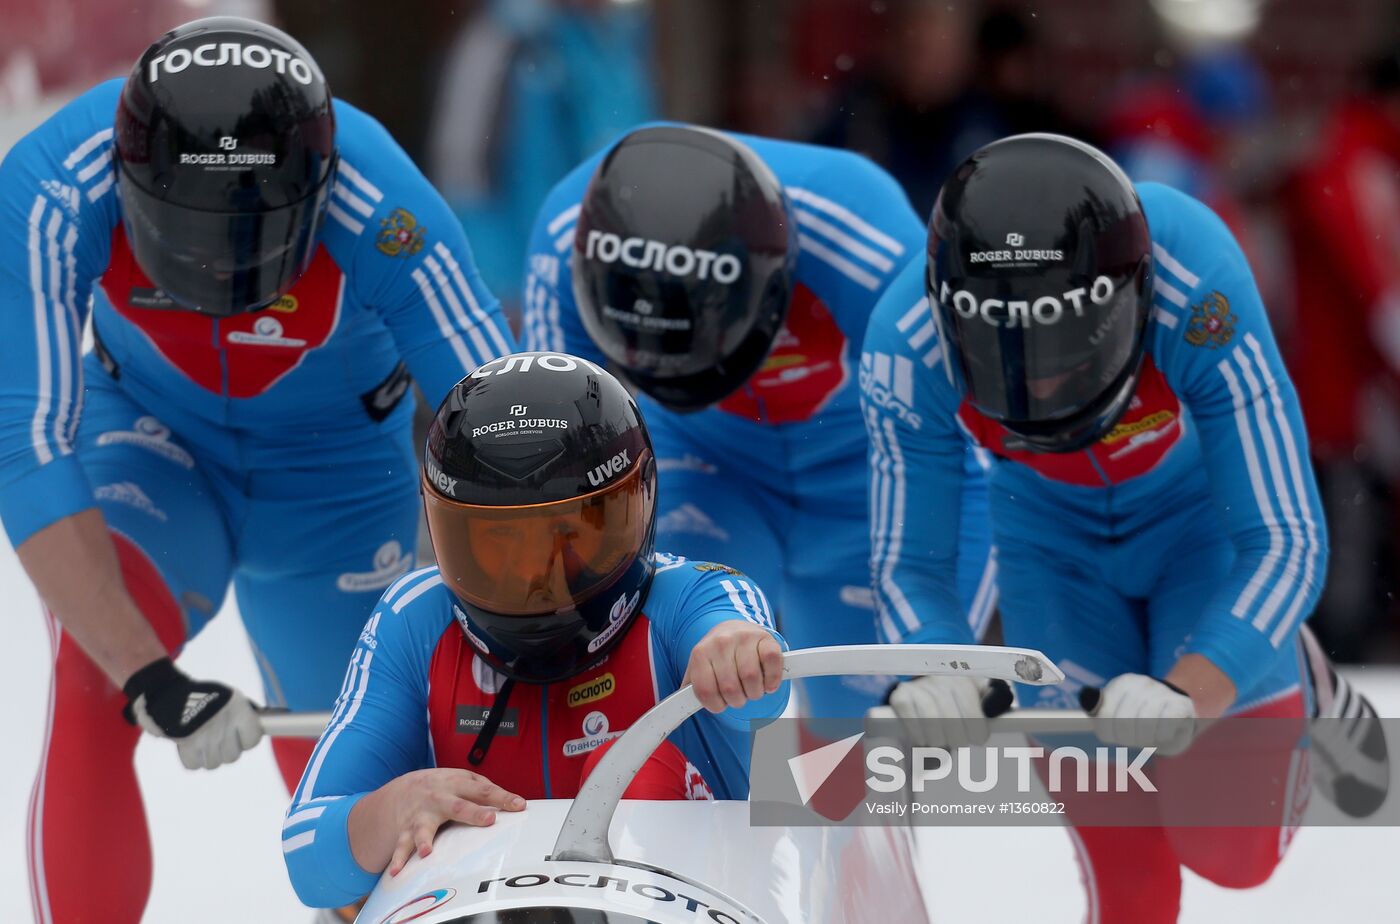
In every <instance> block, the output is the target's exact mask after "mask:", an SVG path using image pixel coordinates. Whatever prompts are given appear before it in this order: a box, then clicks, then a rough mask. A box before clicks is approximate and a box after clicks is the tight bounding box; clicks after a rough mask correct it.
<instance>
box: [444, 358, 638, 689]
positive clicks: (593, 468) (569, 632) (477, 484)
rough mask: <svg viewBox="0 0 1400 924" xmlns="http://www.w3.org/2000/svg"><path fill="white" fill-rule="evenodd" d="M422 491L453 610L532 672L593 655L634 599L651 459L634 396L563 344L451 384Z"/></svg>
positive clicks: (493, 648) (496, 658) (560, 668)
mask: <svg viewBox="0 0 1400 924" xmlns="http://www.w3.org/2000/svg"><path fill="white" fill-rule="evenodd" d="M423 502H424V507H425V508H426V511H427V515H428V533H429V535H430V537H431V539H432V544H433V551H434V552H435V553H436V555H437V561H438V568H439V569H440V570H441V572H442V578H443V582H444V583H445V584H446V585H447V587H448V589H450V590H451V591H452V592H453V593H454V594H455V595H456V596H457V600H458V602H459V603H460V604H461V607H460V609H459V610H458V612H457V621H458V622H459V623H460V624H461V626H462V631H463V632H464V633H466V636H467V641H468V642H469V643H470V644H471V646H472V647H473V648H474V649H475V650H476V651H477V653H478V654H479V655H481V657H482V658H483V659H484V660H485V661H486V662H487V663H488V664H490V665H491V666H492V667H494V668H496V669H497V670H499V671H501V672H502V673H504V674H506V675H507V676H510V677H514V678H515V679H517V680H523V681H527V682H532V683H550V682H552V681H555V680H561V679H563V678H565V677H569V676H572V675H574V674H577V673H579V672H580V671H584V670H587V669H588V668H589V667H591V666H593V665H594V664H597V663H598V662H599V661H601V660H602V659H603V658H604V657H605V656H606V655H607V653H608V651H609V650H611V648H612V647H613V646H615V645H616V644H617V643H618V642H619V641H620V640H621V639H622V636H623V634H624V633H625V632H626V631H627V627H628V626H629V625H631V623H632V620H633V619H634V618H636V616H637V614H638V613H639V612H640V611H641V607H642V603H643V602H644V601H645V599H646V594H647V589H648V588H649V586H650V584H651V576H652V570H653V564H652V548H653V543H654V539H655V536H656V463H655V460H654V458H653V456H652V449H651V437H650V436H648V435H647V428H646V424H645V423H644V422H643V421H642V417H641V414H640V412H639V411H638V410H637V405H636V402H634V401H633V400H632V397H631V395H629V394H628V393H627V389H626V388H624V387H623V386H622V383H620V382H619V381H618V380H617V379H615V378H613V377H612V376H611V375H609V374H608V373H607V372H605V371H603V370H602V369H600V368H598V367H597V366H595V365H593V364H592V363H590V362H588V361H587V360H583V359H579V358H578V357H575V356H569V355H566V354H564V353H514V354H511V355H509V356H504V357H501V358H500V359H493V360H492V361H491V362H488V363H486V364H485V365H483V366H481V367H480V368H478V369H477V370H476V371H475V372H473V373H472V374H471V375H469V376H467V377H466V378H464V379H463V380H462V381H461V382H459V383H457V385H455V386H454V387H453V389H452V391H450V392H449V393H448V395H447V398H446V399H445V400H444V401H443V402H442V404H441V406H439V407H438V411H437V417H436V418H435V419H434V420H433V423H432V426H431V427H430V428H429V430H428V444H427V451H426V452H425V453H424V457H423Z"/></svg>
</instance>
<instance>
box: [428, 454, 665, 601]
mask: <svg viewBox="0 0 1400 924" xmlns="http://www.w3.org/2000/svg"><path fill="white" fill-rule="evenodd" d="M653 468H654V467H653V466H652V464H651V453H650V451H647V452H644V453H643V454H642V455H641V457H640V458H638V460H637V464H635V465H633V466H632V471H630V472H628V473H627V475H626V476H624V477H623V478H622V479H621V480H620V481H618V482H617V483H616V484H611V485H608V486H607V487H605V488H602V489H600V490H597V491H594V492H593V493H592V494H585V495H583V496H582V497H575V498H570V499H568V500H562V501H554V502H551V503H548V504H527V505H522V506H518V507H483V506H478V505H476V504H463V503H459V502H457V501H454V500H449V499H447V498H445V497H443V496H442V495H441V494H439V493H438V492H437V490H436V489H435V488H433V486H432V485H431V484H429V483H428V482H427V480H426V478H425V480H424V481H423V506H424V509H425V511H426V513H427V517H428V533H429V535H430V536H431V538H432V543H433V551H434V552H435V553H436V554H437V560H438V569H439V570H440V571H441V572H442V578H443V580H444V581H446V582H447V585H448V587H449V588H450V589H451V590H452V591H453V592H455V593H456V594H457V595H458V596H460V597H461V598H462V599H464V600H466V601H467V602H469V603H471V604H473V605H474V606H478V607H480V608H482V609H483V610H487V611H488V612H492V613H499V614H500V615H502V616H538V615H542V614H546V613H556V612H559V611H561V610H567V609H571V608H573V607H577V606H581V605H583V604H584V603H586V602H587V601H588V600H589V599H591V598H592V597H593V596H595V595H596V594H597V593H599V592H600V591H602V590H604V589H606V588H607V587H609V586H611V585H612V584H613V582H614V581H616V580H617V579H618V577H620V576H621V574H622V573H623V572H624V571H626V570H627V569H628V568H629V567H631V565H632V562H633V561H634V560H635V559H636V557H637V553H638V552H639V551H641V548H642V544H643V543H644V542H645V541H646V538H647V533H648V531H649V529H650V526H651V522H652V517H653V514H654V511H655V507H656V490H655V484H656V479H655V475H654V473H653Z"/></svg>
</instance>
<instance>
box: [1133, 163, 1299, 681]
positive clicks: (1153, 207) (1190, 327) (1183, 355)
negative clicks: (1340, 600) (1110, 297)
mask: <svg viewBox="0 0 1400 924" xmlns="http://www.w3.org/2000/svg"><path fill="white" fill-rule="evenodd" d="M1141 194H1142V198H1143V202H1144V205H1145V206H1147V208H1148V221H1149V226H1150V227H1151V228H1152V236H1153V240H1154V242H1155V244H1154V256H1155V258H1156V259H1155V261H1154V262H1155V265H1154V271H1155V278H1154V290H1155V293H1154V297H1155V302H1156V308H1155V312H1154V324H1153V328H1152V330H1151V340H1150V341H1149V344H1150V345H1149V349H1150V350H1151V351H1152V354H1153V356H1154V357H1155V358H1156V360H1157V363H1158V365H1159V367H1160V368H1161V369H1162V371H1163V373H1164V374H1165V376H1166V378H1167V382H1168V384H1170V385H1171V387H1172V389H1173V391H1175V392H1176V394H1177V396H1178V397H1179V398H1180V399H1181V401H1182V403H1183V404H1184V405H1185V406H1186V408H1187V410H1188V411H1189V413H1190V420H1191V422H1193V423H1194V424H1195V426H1196V428H1197V430H1198V431H1199V432H1198V437H1199V439H1200V442H1201V455H1202V458H1203V460H1204V465H1205V470H1206V474H1207V476H1208V477H1209V479H1210V487H1211V493H1212V495H1213V497H1214V500H1215V507H1216V509H1217V510H1218V511H1219V513H1220V517H1221V521H1222V522H1223V523H1224V524H1225V528H1226V531H1227V532H1228V534H1229V536H1230V541H1231V543H1232V544H1233V545H1234V547H1235V561H1234V564H1233V565H1232V567H1231V569H1230V573H1229V577H1228V578H1227V579H1226V580H1225V581H1224V582H1222V583H1221V585H1220V587H1219V588H1218V589H1217V590H1216V592H1215V595H1214V597H1213V598H1212V599H1211V600H1210V602H1209V604H1208V605H1207V606H1206V608H1205V610H1204V611H1203V612H1202V613H1201V614H1200V617H1199V620H1198V622H1197V623H1196V627H1195V630H1194V631H1193V632H1192V633H1191V636H1190V638H1189V640H1188V642H1187V648H1186V650H1187V651H1189V652H1195V653H1197V654H1200V655H1203V656H1205V657H1206V658H1207V659H1209V660H1210V661H1211V663H1213V664H1215V665H1216V666H1218V667H1219V668H1220V669H1221V670H1223V671H1224V672H1225V673H1226V674H1227V675H1228V676H1229V677H1230V679H1231V680H1232V681H1233V682H1234V684H1235V688H1236V690H1237V691H1238V692H1239V693H1240V694H1241V695H1243V694H1245V693H1246V692H1248V691H1249V690H1250V689H1251V688H1252V687H1253V686H1254V685H1255V683H1256V682H1257V681H1259V680H1260V679H1261V678H1262V677H1263V676H1264V675H1265V674H1266V673H1267V671H1268V670H1269V669H1270V668H1271V667H1272V665H1273V664H1274V662H1275V660H1276V656H1277V654H1278V651H1279V649H1280V648H1283V647H1284V646H1286V645H1289V644H1292V641H1293V638H1294V635H1295V633H1296V632H1297V631H1298V627H1299V625H1300V623H1301V621H1302V620H1303V619H1305V618H1306V617H1307V616H1308V614H1309V613H1310V612H1311V611H1312V608H1313V606H1314V605H1315V604H1316V603H1317V598H1318V595H1319V594H1320V592H1321V590H1322V583H1323V577H1324V575H1325V574H1326V571H1327V533H1326V524H1325V521H1324V519H1323V513H1322V507H1321V504H1320V502H1319V500H1318V494H1317V485H1316V483H1315V481H1314V478H1313V471H1312V466H1311V463H1310V460H1309V455H1308V442H1307V432H1306V429H1305V427H1304V425H1303V417H1302V413H1301V411H1300V410H1299V406H1298V397H1297V393H1296V392H1295V391H1294V389H1293V383H1292V382H1291V381H1290V380H1289V377H1288V373H1287V371H1286V370H1285V369H1284V366H1283V361H1282V359H1281V358H1280V357H1279V352H1278V347H1277V346H1276V345H1275V343H1274V336H1273V331H1272V330H1271V329H1270V327H1269V319H1268V316H1267V315H1266V313H1265V310H1264V305H1263V303H1262V301H1261V300H1260V298H1259V291H1258V289H1257V288H1256V287H1255V284H1254V277H1253V275H1252V274H1251V272H1250V269H1249V264H1248V263H1247V262H1246V260H1245V257H1244V254H1243V253H1242V252H1241V250H1240V248H1239V245H1238V244H1237V243H1236V242H1235V240H1234V237H1233V236H1232V235H1231V234H1230V232H1229V230H1228V229H1227V228H1226V227H1225V224H1224V223H1223V222H1222V221H1221V220H1220V219H1219V218H1217V217H1216V216H1215V214H1214V213H1212V212H1211V211H1210V209H1208V208H1206V206H1204V205H1202V204H1201V203H1199V202H1197V201H1196V200H1194V199H1192V198H1190V197H1188V196H1185V195H1183V194H1181V193H1179V192H1176V191H1175V190H1171V189H1169V188H1167V187H1164V186H1157V185H1155V184H1143V185H1142V187H1141Z"/></svg>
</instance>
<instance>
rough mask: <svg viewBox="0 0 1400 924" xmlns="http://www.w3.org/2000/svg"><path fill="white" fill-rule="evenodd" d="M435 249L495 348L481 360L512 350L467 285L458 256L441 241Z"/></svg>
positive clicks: (484, 360) (473, 315)
mask: <svg viewBox="0 0 1400 924" xmlns="http://www.w3.org/2000/svg"><path fill="white" fill-rule="evenodd" d="M433 251H434V252H435V253H437V255H438V256H439V257H440V258H441V259H442V262H443V263H445V264H446V265H447V272H448V274H449V275H450V276H451V277H452V281H453V282H454V283H456V286H457V291H458V293H459V294H460V295H461V296H462V298H463V299H464V300H465V301H466V303H467V310H469V311H470V312H471V315H472V317H473V318H474V319H475V320H476V322H477V324H478V325H479V326H480V328H481V329H483V330H485V331H486V336H487V338H488V339H489V340H490V341H491V345H492V347H493V348H494V350H495V352H492V353H490V354H489V355H487V356H483V357H482V359H481V361H482V362H486V361H487V360H489V359H495V358H496V357H497V356H504V355H506V354H507V353H509V352H511V349H510V345H509V344H507V343H506V339H505V337H504V336H502V334H501V331H500V328H499V327H498V326H497V325H496V322H495V320H493V319H492V317H491V316H490V315H489V314H487V313H486V312H485V311H484V310H483V309H482V307H481V303H480V302H478V301H477V300H476V294H475V293H474V292H472V289H471V286H469V285H467V279H466V276H465V275H464V274H463V273H462V267H461V266H459V265H458V264H457V258H456V257H454V256H453V255H452V251H451V250H450V249H448V247H447V245H446V244H444V243H442V242H441V241H438V242H437V244H436V245H435V246H434V247H433Z"/></svg>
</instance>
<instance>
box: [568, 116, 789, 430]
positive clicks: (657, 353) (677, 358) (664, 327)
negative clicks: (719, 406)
mask: <svg viewBox="0 0 1400 924" xmlns="http://www.w3.org/2000/svg"><path fill="white" fill-rule="evenodd" d="M796 253H797V233H796V228H795V226H794V225H793V223H792V212H791V208H790V206H789V203H788V201H787V197H786V196H785V195H784V194H783V188H782V186H781V185H780V184H779V183H778V179H777V177H775V176H774V175H773V171H772V170H770V169H769V168H768V165H767V164H765V163H764V162H763V161H762V160H761V159H760V158H759V157H758V155H757V154H755V153H754V152H753V151H751V150H749V148H748V146H746V145H744V144H741V143H740V142H738V141H735V140H734V139H733V138H730V137H728V136H727V135H722V134H720V133H719V132H715V131H711V130H709V129H705V128H694V127H690V126H680V125H666V126H654V127H650V128H642V129H638V130H637V131H634V132H632V133H631V134H629V135H627V136H626V137H625V138H623V139H622V140H621V141H620V142H618V144H617V146H616V147H614V148H613V149H612V150H611V151H609V152H608V154H607V156H606V157H604V158H603V162H602V163H601V164H599V165H598V170H597V171H596V172H595V173H594V174H593V180H592V182H590V183H589V184H588V191H587V193H585V194H584V197H583V203H582V208H581V210H580V212H579V219H578V226H577V229H576V230H575V232H574V251H573V263H572V266H573V276H574V297H575V298H576V299H577V301H578V307H579V314H580V315H581V316H582V318H583V325H584V327H585V328H587V330H588V333H589V335H590V336H591V337H592V338H593V342H594V343H596V344H597V345H598V347H599V349H601V350H602V351H603V353H604V355H606V356H607V357H608V359H609V360H611V361H612V363H613V364H614V365H615V367H616V369H617V371H618V372H619V374H621V375H622V376H624V377H625V378H627V379H628V380H629V381H631V382H632V383H633V384H634V385H636V386H637V387H638V388H640V389H641V390H642V391H644V392H646V393H647V394H649V395H651V396H652V397H653V398H655V399H656V400H657V401H659V402H661V403H662V404H664V405H666V406H668V407H670V408H672V409H674V410H680V411H690V410H699V409H700V408H703V407H706V406H708V405H710V404H713V403H714V402H716V401H719V400H720V399H722V398H724V397H725V396H726V395H728V394H730V393H731V392H733V391H734V390H735V389H737V388H738V387H739V386H740V385H742V384H743V383H744V382H745V381H746V380H747V379H748V378H749V376H751V375H752V374H753V373H754V372H755V371H756V370H757V369H758V367H759V366H760V365H762V363H763V360H764V359H765V358H766V357H767V356H768V352H769V350H770V349H772V346H773V342H774V340H775V339H776V338H777V336H778V332H779V331H780V330H781V329H782V326H783V321H784V319H786V317H787V309H788V300H789V296H790V293H791V289H792V271H793V266H794V264H795V260H796Z"/></svg>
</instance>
